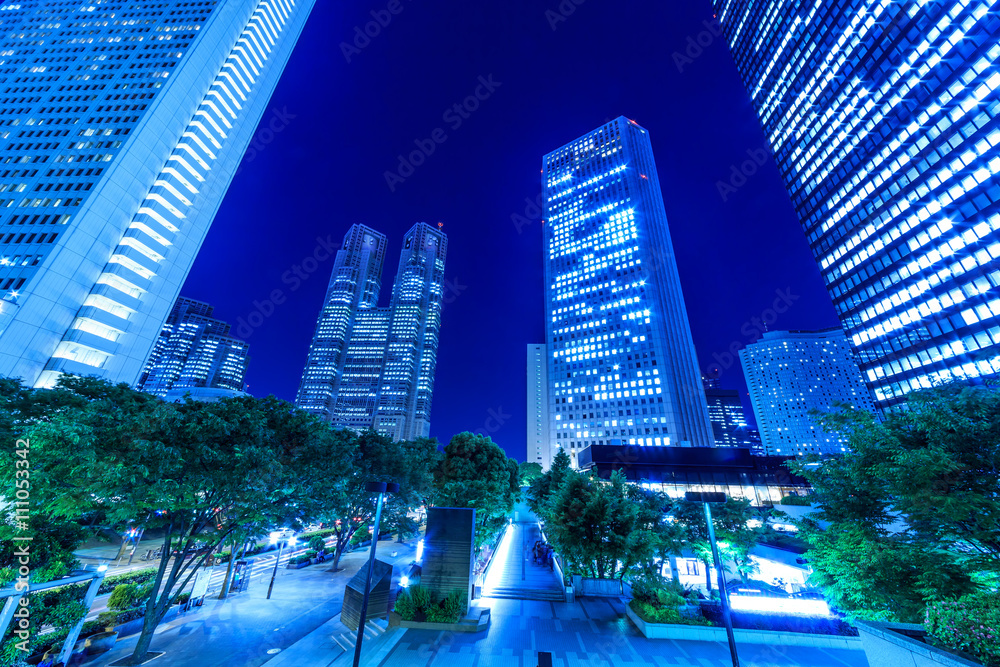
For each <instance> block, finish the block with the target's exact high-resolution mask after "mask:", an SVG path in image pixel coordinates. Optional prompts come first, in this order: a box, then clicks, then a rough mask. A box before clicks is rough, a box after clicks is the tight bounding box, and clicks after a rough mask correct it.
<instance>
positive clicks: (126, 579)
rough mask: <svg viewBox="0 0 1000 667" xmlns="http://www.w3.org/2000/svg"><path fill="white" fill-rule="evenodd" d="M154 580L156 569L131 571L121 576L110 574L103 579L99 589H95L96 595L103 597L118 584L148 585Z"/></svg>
mask: <svg viewBox="0 0 1000 667" xmlns="http://www.w3.org/2000/svg"><path fill="white" fill-rule="evenodd" d="M155 578H156V568H155V567H149V568H146V569H144V570H133V571H132V572H124V573H122V574H112V575H111V576H110V577H105V578H104V582H103V583H102V584H101V587H100V588H98V589H97V594H98V595H104V594H105V593H110V592H111V591H113V590H115V587H117V586H118V585H119V584H148V583H150V582H151V581H153V579H155Z"/></svg>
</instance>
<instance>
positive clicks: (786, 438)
mask: <svg viewBox="0 0 1000 667" xmlns="http://www.w3.org/2000/svg"><path fill="white" fill-rule="evenodd" d="M740 363H741V364H742V365H743V374H744V375H745V376H746V380H747V387H748V388H749V390H750V401H751V403H752V404H753V412H754V416H755V417H756V419H757V427H758V428H759V429H760V439H761V444H762V447H763V450H764V453H765V454H768V455H773V456H801V455H804V454H843V453H844V452H846V451H847V442H846V440H845V439H844V438H843V437H841V436H840V435H838V434H835V433H830V432H827V431H826V430H824V429H823V427H822V426H821V425H820V424H819V421H818V419H817V418H816V417H814V416H813V415H811V414H810V411H811V410H819V411H820V412H833V411H836V410H837V409H838V405H837V404H838V403H840V404H847V405H851V406H854V407H856V408H861V409H864V410H868V411H874V409H875V406H874V404H873V402H872V399H871V395H870V394H869V393H868V389H867V388H866V387H865V384H864V382H863V381H862V380H861V371H860V369H859V368H858V364H857V361H856V360H855V358H854V354H853V352H852V350H851V347H850V345H849V344H848V342H847V339H846V338H845V337H844V332H843V331H842V330H841V329H840V328H839V327H837V328H834V329H824V330H822V331H769V332H767V333H765V334H764V335H763V336H761V337H760V338H759V339H758V340H757V341H755V342H753V343H750V344H749V345H747V346H746V347H744V348H743V349H742V350H740Z"/></svg>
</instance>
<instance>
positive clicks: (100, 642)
mask: <svg viewBox="0 0 1000 667" xmlns="http://www.w3.org/2000/svg"><path fill="white" fill-rule="evenodd" d="M117 641H118V633H117V632H98V633H97V634H96V635H91V636H89V637H87V641H86V642H85V643H84V645H83V646H84V650H85V651H86V652H87V655H93V654H95V653H104V652H105V651H110V650H111V649H113V648H114V647H115V642H117Z"/></svg>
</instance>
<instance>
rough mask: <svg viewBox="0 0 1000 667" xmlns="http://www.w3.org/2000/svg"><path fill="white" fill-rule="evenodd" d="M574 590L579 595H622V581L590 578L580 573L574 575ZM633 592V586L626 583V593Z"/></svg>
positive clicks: (614, 596) (617, 596) (604, 596)
mask: <svg viewBox="0 0 1000 667" xmlns="http://www.w3.org/2000/svg"><path fill="white" fill-rule="evenodd" d="M573 590H574V593H575V594H576V595H577V596H583V597H595V598H619V597H622V595H623V592H622V582H621V581H619V580H618V579H590V578H587V577H581V576H579V575H574V576H573ZM631 594H632V587H631V586H629V585H628V584H625V590H624V595H625V597H628V596H629V595H631Z"/></svg>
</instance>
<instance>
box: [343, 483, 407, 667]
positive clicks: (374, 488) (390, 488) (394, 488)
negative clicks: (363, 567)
mask: <svg viewBox="0 0 1000 667" xmlns="http://www.w3.org/2000/svg"><path fill="white" fill-rule="evenodd" d="M365 491H367V492H368V493H377V494H378V501H377V502H376V503H375V525H374V526H373V527H372V548H371V551H369V552H368V577H367V580H366V581H365V595H364V597H363V598H362V600H361V618H360V619H359V620H358V640H357V641H356V642H355V643H354V667H358V663H359V662H360V661H361V642H362V641H363V640H364V638H365V623H366V622H367V621H368V596H369V595H370V594H371V587H372V573H373V572H374V571H375V547H377V546H378V535H379V529H378V524H379V521H380V520H381V519H382V499H383V497H384V496H385V494H386V493H399V484H393V483H392V482H388V483H387V482H368V483H367V484H365Z"/></svg>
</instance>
